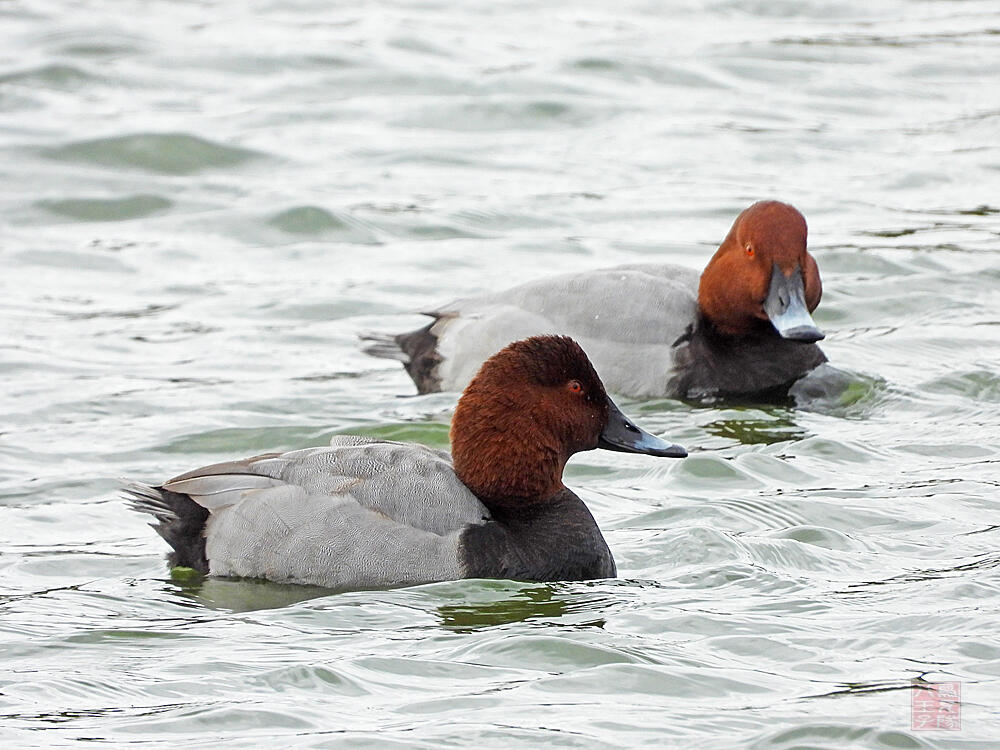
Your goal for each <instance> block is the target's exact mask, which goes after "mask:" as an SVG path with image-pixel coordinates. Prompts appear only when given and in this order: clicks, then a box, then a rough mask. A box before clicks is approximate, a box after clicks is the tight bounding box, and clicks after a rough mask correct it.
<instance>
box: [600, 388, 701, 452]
mask: <svg viewBox="0 0 1000 750" xmlns="http://www.w3.org/2000/svg"><path fill="white" fill-rule="evenodd" d="M597 447H598V448H604V449H605V450H609V451H621V452H623V453H646V454H648V455H650V456H662V457H664V458H684V457H685V456H686V455H687V451H686V450H684V449H683V448H681V447H680V446H679V445H674V444H673V443H668V442H667V441H666V440H661V439H660V438H658V437H656V435H650V434H649V433H648V432H646V431H645V430H643V429H641V428H639V427H637V426H636V425H635V424H634V423H633V422H632V420H631V419H629V418H628V417H626V416H625V415H624V414H622V412H621V409H619V408H618V407H617V406H616V405H615V402H614V401H612V400H611V399H610V398H609V399H608V424H607V425H606V426H605V428H604V432H602V433H601V436H600V438H598V440H597Z"/></svg>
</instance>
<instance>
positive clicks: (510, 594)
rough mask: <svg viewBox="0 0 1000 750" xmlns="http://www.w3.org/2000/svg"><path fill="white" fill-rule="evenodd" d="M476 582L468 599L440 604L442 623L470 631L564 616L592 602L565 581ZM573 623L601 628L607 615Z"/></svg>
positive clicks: (445, 626) (463, 630) (459, 629)
mask: <svg viewBox="0 0 1000 750" xmlns="http://www.w3.org/2000/svg"><path fill="white" fill-rule="evenodd" d="M477 583H478V584H479V585H477V586H476V587H475V588H469V589H468V591H467V599H466V601H463V602H462V603H460V604H444V605H441V606H439V607H438V608H437V616H438V618H439V619H440V621H441V626H442V627H444V628H447V629H449V630H454V631H456V632H459V633H471V632H474V631H476V630H479V629H480V628H490V627H495V626H497V625H510V624H513V623H519V622H531V621H535V620H550V619H556V618H562V617H564V616H566V615H568V614H571V613H573V612H579V611H580V609H581V607H582V605H583V604H584V603H586V604H588V605H589V604H590V602H589V600H585V599H581V598H580V597H579V595H577V594H575V593H574V592H572V591H571V590H569V589H568V587H567V586H566V585H565V584H517V583H513V582H511V581H503V582H501V581H482V582H477ZM587 609H589V606H588V607H587ZM574 624H575V625H586V626H589V627H597V628H601V627H604V619H603V618H601V617H595V618H593V619H588V620H586V621H584V622H575V623H574Z"/></svg>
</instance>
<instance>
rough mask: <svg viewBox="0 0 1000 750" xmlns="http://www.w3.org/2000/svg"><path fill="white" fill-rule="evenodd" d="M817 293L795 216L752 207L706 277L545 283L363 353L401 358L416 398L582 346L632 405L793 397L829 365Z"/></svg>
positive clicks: (451, 307) (378, 341)
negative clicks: (530, 354)
mask: <svg viewBox="0 0 1000 750" xmlns="http://www.w3.org/2000/svg"><path fill="white" fill-rule="evenodd" d="M821 293H822V287H821V284H820V279H819V272H818V270H817V267H816V262H815V261H814V260H813V258H812V256H811V255H810V254H809V253H808V251H807V250H806V224H805V219H803V218H802V215H801V214H800V213H799V212H798V211H796V210H795V209H794V208H793V207H792V206H789V205H787V204H784V203H778V202H776V201H766V202H762V203H756V204H754V205H753V206H751V207H750V208H748V209H747V210H746V211H744V212H743V213H742V214H740V216H739V217H738V218H737V220H736V222H735V223H734V224H733V228H732V229H731V230H730V233H729V235H728V236H727V237H726V239H725V241H724V242H723V243H722V245H721V246H720V248H719V251H718V252H717V253H716V254H715V255H714V256H713V258H712V260H711V261H710V262H709V264H708V266H707V267H706V268H705V271H704V272H703V273H702V274H700V275H699V274H698V273H697V272H695V271H693V270H691V269H688V268H683V267H681V266H675V265H654V264H642V265H629V266H620V267H617V268H609V269H601V270H597V271H589V272H584V273H577V274H565V275H562V276H556V277H551V278H547V279H542V280H540V281H535V282H531V283H528V284H523V285H521V286H518V287H514V288H512V289H507V290H504V291H501V292H497V293H493V294H486V295H481V296H479V297H472V298H468V299H462V300H458V301H456V302H453V303H451V304H448V305H445V306H443V307H441V308H439V309H437V310H434V311H431V312H429V313H428V314H429V315H431V316H432V317H433V318H434V321H433V322H432V323H430V324H429V325H427V326H425V327H424V328H421V329H419V330H416V331H413V332H411V333H404V334H399V335H395V336H375V337H372V341H373V343H372V344H371V345H370V346H369V348H368V351H369V352H370V353H371V354H374V355H375V356H381V357H387V358H392V359H399V360H401V361H402V362H403V364H404V366H405V367H406V369H407V372H409V374H410V376H411V377H412V378H413V380H414V382H415V383H416V385H417V389H418V390H419V391H420V392H421V393H429V392H433V391H439V390H443V391H451V390H461V389H462V388H464V387H465V385H466V384H467V383H468V382H469V380H470V379H471V378H472V376H473V375H474V374H475V372H476V370H477V369H478V367H479V365H480V364H481V363H482V362H483V361H484V360H485V359H486V358H487V357H489V356H490V355H491V354H492V353H493V352H495V351H498V350H499V349H500V348H501V347H503V346H504V345H505V344H507V343H508V342H509V341H512V340H514V339H517V338H521V337H524V336H532V335H538V334H544V333H555V332H558V333H563V334H566V335H569V336H572V337H573V338H575V339H576V340H577V341H579V342H580V344H581V346H583V348H584V349H585V350H586V351H587V354H588V355H589V356H590V357H591V359H592V360H593V362H594V363H595V366H596V367H597V368H598V370H599V371H600V372H601V376H602V378H603V379H604V382H605V384H606V385H607V386H608V388H609V389H610V390H611V391H613V392H616V393H621V394H624V395H628V396H633V397H651V396H652V397H656V396H669V397H679V398H692V399H698V398H706V397H715V396H733V395H749V394H756V393H762V392H767V391H773V390H775V389H780V388H787V387H788V386H789V385H791V384H792V383H793V382H794V381H795V380H797V379H798V378H800V377H801V376H802V375H804V374H805V373H807V372H809V371H810V370H811V369H813V368H814V367H816V366H817V365H819V364H821V363H823V362H825V361H826V357H825V356H824V355H823V352H822V351H821V350H820V349H819V347H818V346H816V345H815V343H814V342H815V341H817V340H819V339H821V338H823V334H822V333H821V332H820V331H819V329H818V328H816V326H815V325H814V324H813V322H812V319H811V317H810V316H809V313H810V312H811V311H812V310H814V309H815V308H816V306H817V305H818V304H819V300H820V296H821Z"/></svg>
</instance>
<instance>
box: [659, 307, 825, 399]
mask: <svg viewBox="0 0 1000 750" xmlns="http://www.w3.org/2000/svg"><path fill="white" fill-rule="evenodd" d="M824 362H826V355H824V354H823V350H822V349H820V348H819V347H818V346H816V344H803V343H798V342H795V341H788V340H787V339H783V338H781V336H779V335H778V332H777V331H775V330H774V328H773V326H771V325H770V324H769V323H764V322H762V324H761V327H760V328H759V329H758V330H757V331H755V332H753V333H751V334H748V335H745V336H723V335H721V334H719V333H717V332H716V331H715V330H714V328H713V327H712V325H711V324H710V323H708V322H707V321H705V320H701V321H699V322H698V323H697V324H696V325H695V326H694V327H693V328H692V330H691V331H689V332H688V333H686V334H685V335H684V336H682V337H681V338H680V339H679V340H678V341H677V343H676V345H675V348H674V370H675V372H676V374H675V375H674V377H673V378H672V379H671V381H670V383H669V385H668V392H669V393H670V394H671V395H673V396H675V397H677V398H687V399H702V398H709V397H713V396H719V397H726V396H749V395H757V396H762V395H769V396H770V395H774V396H783V395H786V394H787V392H788V388H789V387H790V386H791V385H792V384H793V383H794V382H795V381H796V380H798V379H799V378H801V377H802V376H803V375H805V374H806V373H807V372H809V371H810V370H812V369H813V368H815V367H818V366H819V365H821V364H823V363H824Z"/></svg>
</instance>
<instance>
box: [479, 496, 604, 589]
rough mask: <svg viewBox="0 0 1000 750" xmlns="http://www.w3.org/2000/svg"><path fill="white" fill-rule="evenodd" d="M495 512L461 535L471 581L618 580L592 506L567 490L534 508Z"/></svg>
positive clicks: (492, 510)
mask: <svg viewBox="0 0 1000 750" xmlns="http://www.w3.org/2000/svg"><path fill="white" fill-rule="evenodd" d="M525 507H526V506H521V507H520V508H516V507H515V508H513V509H512V510H509V511H506V512H505V511H504V510H498V509H495V508H490V511H491V513H492V514H493V520H492V521H490V522H488V523H485V524H483V525H476V526H468V527H467V528H466V529H465V531H463V532H462V536H461V540H460V543H459V555H460V560H461V564H462V572H463V575H464V577H466V578H509V579H512V580H518V581H587V580H592V579H595V578H614V577H615V575H616V573H617V571H616V569H615V561H614V558H613V557H612V556H611V550H610V549H608V545H607V542H605V541H604V536H603V535H602V534H601V530H600V528H598V526H597V522H596V521H594V517H593V516H592V515H591V513H590V511H589V510H588V509H587V506H586V505H584V504H583V501H582V500H580V498H578V497H577V496H576V495H574V494H573V493H572V492H571V491H569V490H567V489H564V490H562V491H561V492H559V493H558V494H556V495H555V496H553V497H552V498H549V499H548V500H546V501H544V502H543V503H537V504H535V506H528V507H529V508H530V509H528V510H526V509H525Z"/></svg>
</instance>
